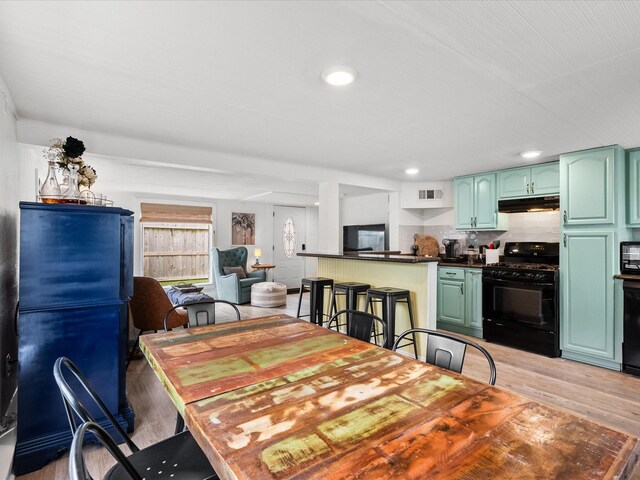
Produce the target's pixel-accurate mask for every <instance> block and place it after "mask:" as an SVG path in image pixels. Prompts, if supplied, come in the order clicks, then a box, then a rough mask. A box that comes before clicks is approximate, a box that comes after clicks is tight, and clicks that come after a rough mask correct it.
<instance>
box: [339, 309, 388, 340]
mask: <svg viewBox="0 0 640 480" xmlns="http://www.w3.org/2000/svg"><path fill="white" fill-rule="evenodd" d="M342 316H344V317H345V321H340V318H341V317H342ZM345 324H346V327H347V328H346V332H344V333H346V334H347V335H349V336H350V337H352V338H357V339H358V340H362V341H363V342H367V343H371V337H372V334H373V333H374V331H375V329H376V325H377V326H379V327H380V329H381V331H382V343H381V344H380V346H384V345H385V344H386V342H387V324H386V323H384V322H383V321H382V319H380V317H377V316H375V315H374V314H373V313H369V312H361V311H359V310H340V311H339V312H337V313H336V314H335V315H333V316H332V317H331V318H330V319H329V322H328V323H327V328H328V329H330V330H336V331H340V327H341V326H342V325H345ZM376 338H377V335H375V336H374V340H375V339H376Z"/></svg>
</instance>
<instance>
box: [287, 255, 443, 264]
mask: <svg viewBox="0 0 640 480" xmlns="http://www.w3.org/2000/svg"><path fill="white" fill-rule="evenodd" d="M298 256H299V257H316V258H335V259H339V260H372V261H375V262H393V263H429V262H439V261H440V257H418V256H413V255H410V254H406V255H402V254H388V253H354V254H348V255H344V254H331V253H298Z"/></svg>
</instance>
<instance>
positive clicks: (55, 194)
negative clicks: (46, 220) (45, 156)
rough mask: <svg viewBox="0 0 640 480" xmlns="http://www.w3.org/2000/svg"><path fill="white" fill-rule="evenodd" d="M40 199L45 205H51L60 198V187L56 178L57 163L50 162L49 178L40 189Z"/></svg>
mask: <svg viewBox="0 0 640 480" xmlns="http://www.w3.org/2000/svg"><path fill="white" fill-rule="evenodd" d="M39 193H40V199H41V200H42V201H43V202H44V203H51V201H52V200H55V199H57V198H59V197H60V194H61V191H60V185H59V184H58V179H57V178H56V164H55V162H49V170H48V171H47V178H45V179H44V183H43V184H42V186H41V187H40V192H39Z"/></svg>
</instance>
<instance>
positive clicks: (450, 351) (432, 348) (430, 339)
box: [393, 328, 496, 385]
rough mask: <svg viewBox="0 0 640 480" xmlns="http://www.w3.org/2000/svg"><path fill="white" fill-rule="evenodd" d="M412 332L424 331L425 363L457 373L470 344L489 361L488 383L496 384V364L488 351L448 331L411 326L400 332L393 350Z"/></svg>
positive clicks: (460, 369) (460, 370) (460, 368)
mask: <svg viewBox="0 0 640 480" xmlns="http://www.w3.org/2000/svg"><path fill="white" fill-rule="evenodd" d="M414 333H424V334H426V335H427V351H426V352H425V361H426V362H427V363H429V364H431V365H436V366H438V367H442V368H446V369H447V370H452V371H454V372H457V373H461V372H462V366H463V365H464V358H465V354H466V351H467V347H468V346H470V347H473V348H475V349H477V350H479V351H480V353H482V354H483V355H484V356H485V358H486V359H487V362H488V363H489V383H490V384H491V385H495V384H496V364H495V362H494V361H493V358H491V355H490V354H489V352H488V351H487V350H486V349H485V348H484V347H482V346H480V345H478V344H477V343H475V342H472V341H471V340H466V339H464V338H461V337H458V336H456V335H452V334H450V333H444V332H438V331H436V330H429V329H426V328H411V329H409V330H407V331H405V332H402V333H401V334H400V336H399V337H398V338H397V339H396V341H395V343H394V344H393V350H394V351H395V350H397V348H398V345H399V343H400V341H401V340H402V339H403V338H404V337H406V336H407V335H411V334H414Z"/></svg>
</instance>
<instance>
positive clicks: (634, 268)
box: [620, 242, 640, 275]
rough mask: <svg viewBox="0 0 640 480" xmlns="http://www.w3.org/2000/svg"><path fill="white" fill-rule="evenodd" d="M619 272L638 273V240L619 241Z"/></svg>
mask: <svg viewBox="0 0 640 480" xmlns="http://www.w3.org/2000/svg"><path fill="white" fill-rule="evenodd" d="M620 273H622V274H636V275H640V242H620Z"/></svg>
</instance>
